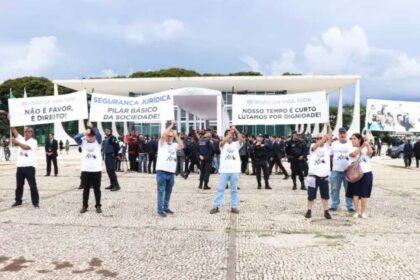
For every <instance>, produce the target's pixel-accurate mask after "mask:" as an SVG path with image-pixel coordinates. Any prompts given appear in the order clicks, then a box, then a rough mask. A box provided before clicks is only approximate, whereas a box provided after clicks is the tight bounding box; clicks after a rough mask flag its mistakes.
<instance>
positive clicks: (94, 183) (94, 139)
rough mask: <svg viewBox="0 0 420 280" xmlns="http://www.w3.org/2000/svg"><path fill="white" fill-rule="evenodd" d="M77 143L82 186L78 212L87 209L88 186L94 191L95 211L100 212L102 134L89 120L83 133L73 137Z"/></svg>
mask: <svg viewBox="0 0 420 280" xmlns="http://www.w3.org/2000/svg"><path fill="white" fill-rule="evenodd" d="M74 140H75V141H76V143H77V145H79V146H80V148H81V150H82V157H81V164H80V165H81V168H80V169H81V171H82V175H81V181H82V182H81V186H83V207H82V209H81V210H80V213H82V214H83V213H86V211H87V209H88V202H89V193H90V188H91V187H93V191H94V193H95V201H96V204H95V208H96V213H102V208H101V207H102V205H101V176H102V154H101V144H102V136H101V134H100V133H99V130H98V129H97V128H96V127H93V126H92V123H91V122H90V121H89V122H88V123H87V129H86V131H85V132H84V133H79V134H77V135H76V136H75V137H74Z"/></svg>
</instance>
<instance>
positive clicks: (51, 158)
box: [45, 133, 58, 176]
mask: <svg viewBox="0 0 420 280" xmlns="http://www.w3.org/2000/svg"><path fill="white" fill-rule="evenodd" d="M57 150H58V142H57V140H55V139H54V133H50V134H49V135H48V141H47V142H46V143H45V154H46V157H47V174H45V176H50V174H51V162H52V163H53V164H54V176H57V175H58V166H57V156H58V153H57Z"/></svg>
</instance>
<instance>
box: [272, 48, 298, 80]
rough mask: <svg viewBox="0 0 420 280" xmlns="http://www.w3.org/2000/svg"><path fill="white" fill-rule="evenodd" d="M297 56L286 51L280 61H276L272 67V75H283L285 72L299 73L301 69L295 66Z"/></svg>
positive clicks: (290, 51) (292, 52)
mask: <svg viewBox="0 0 420 280" xmlns="http://www.w3.org/2000/svg"><path fill="white" fill-rule="evenodd" d="M295 57H296V54H295V52H294V51H292V50H286V51H284V52H283V53H282V55H281V58H280V59H279V60H274V61H273V62H271V65H270V73H271V74H273V75H281V74H283V73H285V72H291V73H297V72H299V68H298V67H297V66H296V64H295Z"/></svg>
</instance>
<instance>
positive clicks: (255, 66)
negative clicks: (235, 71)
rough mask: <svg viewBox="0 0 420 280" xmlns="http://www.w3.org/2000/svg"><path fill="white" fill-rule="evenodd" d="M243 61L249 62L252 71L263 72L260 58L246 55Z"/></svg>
mask: <svg viewBox="0 0 420 280" xmlns="http://www.w3.org/2000/svg"><path fill="white" fill-rule="evenodd" d="M241 61H242V62H243V63H245V64H247V65H248V66H249V67H250V68H251V71H254V72H262V70H261V68H260V64H259V62H258V60H257V59H255V57H252V56H244V57H242V58H241Z"/></svg>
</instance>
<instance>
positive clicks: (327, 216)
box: [324, 210, 331, 220]
mask: <svg viewBox="0 0 420 280" xmlns="http://www.w3.org/2000/svg"><path fill="white" fill-rule="evenodd" d="M324 217H325V219H327V220H331V214H330V212H328V210H326V211H325V212H324Z"/></svg>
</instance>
